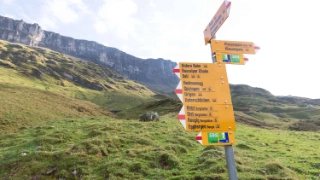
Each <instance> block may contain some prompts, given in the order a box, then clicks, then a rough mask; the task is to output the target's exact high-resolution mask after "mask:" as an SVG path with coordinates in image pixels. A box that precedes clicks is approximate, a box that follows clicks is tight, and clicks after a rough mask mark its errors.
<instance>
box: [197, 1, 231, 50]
mask: <svg viewBox="0 0 320 180" xmlns="http://www.w3.org/2000/svg"><path fill="white" fill-rule="evenodd" d="M230 6H231V2H229V1H223V3H222V4H221V6H220V8H219V9H218V11H217V12H216V14H215V15H214V16H213V18H212V19H211V21H210V22H209V24H208V25H207V27H206V29H205V30H204V31H203V34H204V41H205V44H206V45H207V44H208V43H209V41H210V40H211V39H212V38H213V36H214V35H215V33H216V32H217V31H218V30H219V28H220V27H221V26H222V24H223V23H224V21H225V20H226V19H227V18H228V17H229V11H230Z"/></svg>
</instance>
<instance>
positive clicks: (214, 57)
mask: <svg viewBox="0 0 320 180" xmlns="http://www.w3.org/2000/svg"><path fill="white" fill-rule="evenodd" d="M211 46H212V44H211V42H210V48H211ZM211 49H212V48H211ZM211 58H212V63H216V62H217V60H216V53H215V52H212V51H211Z"/></svg>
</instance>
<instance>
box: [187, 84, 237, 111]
mask: <svg viewBox="0 0 320 180" xmlns="http://www.w3.org/2000/svg"><path fill="white" fill-rule="evenodd" d="M181 83H182V95H183V100H182V102H183V103H208V104H212V105H213V104H232V101H231V96H230V88H229V83H228V81H222V80H209V81H204V82H203V81H188V80H182V81H181Z"/></svg>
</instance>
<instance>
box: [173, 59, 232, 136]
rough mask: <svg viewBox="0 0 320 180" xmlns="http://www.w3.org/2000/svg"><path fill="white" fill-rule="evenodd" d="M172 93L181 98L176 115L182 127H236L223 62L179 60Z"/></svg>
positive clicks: (209, 129)
mask: <svg viewBox="0 0 320 180" xmlns="http://www.w3.org/2000/svg"><path fill="white" fill-rule="evenodd" d="M173 72H175V73H176V74H178V75H179V78H180V79H181V81H180V82H179V84H178V86H177V88H176V90H175V93H176V94H177V96H178V97H179V99H180V100H181V101H182V102H183V104H184V106H183V107H182V109H181V111H180V113H179V115H178V119H179V120H180V122H181V123H182V125H183V127H184V128H185V129H186V131H234V130H236V125H235V119H234V112H233V106H232V102H231V96H230V87H229V83H228V77H227V73H226V67H225V65H224V64H212V63H183V62H182V63H179V68H178V67H176V68H174V70H173Z"/></svg>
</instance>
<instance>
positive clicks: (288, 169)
mask: <svg viewBox="0 0 320 180" xmlns="http://www.w3.org/2000/svg"><path fill="white" fill-rule="evenodd" d="M175 117H176V114H175V113H172V114H168V115H165V116H162V117H161V118H162V121H165V123H157V122H147V123H141V122H138V121H137V120H115V119H111V118H94V119H86V118H77V119H66V120H61V121H50V122H43V123H39V124H37V125H33V126H30V127H27V128H23V129H20V130H19V131H18V132H16V133H12V134H8V135H1V136H0V162H1V165H0V176H1V177H4V179H31V178H36V177H38V178H39V177H40V176H41V179H59V178H60V179H113V180H116V179H119V180H120V179H152V180H153V179H177V180H180V179H228V178H227V177H228V176H227V169H226V162H225V155H224V149H223V148H222V147H204V146H201V145H200V144H198V142H196V140H195V136H196V134H197V133H195V132H194V133H192V132H188V133H187V132H185V131H184V129H183V128H182V126H181V125H180V123H179V122H178V121H177V120H176V118H175ZM319 138H320V133H319V132H294V131H287V130H264V129H260V128H254V127H250V126H247V125H243V124H241V123H238V130H237V131H236V141H237V142H236V145H235V146H234V149H235V158H236V165H237V170H238V176H239V179H319V178H320V170H319V169H320V168H319V167H320V164H319V160H320V159H319V157H320V151H319V150H318V148H317V143H316V142H318V141H319V140H320V139H319ZM39 179H40V178H39Z"/></svg>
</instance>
